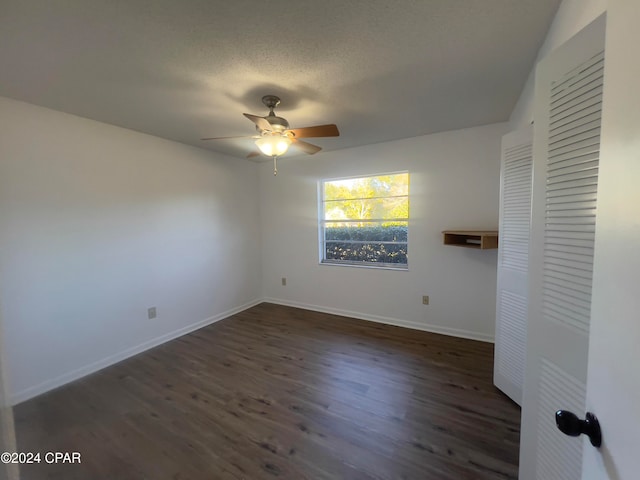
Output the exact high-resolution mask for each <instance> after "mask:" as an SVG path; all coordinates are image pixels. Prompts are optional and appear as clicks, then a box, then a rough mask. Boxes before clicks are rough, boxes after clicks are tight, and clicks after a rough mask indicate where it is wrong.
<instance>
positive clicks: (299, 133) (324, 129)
mask: <svg viewBox="0 0 640 480" xmlns="http://www.w3.org/2000/svg"><path fill="white" fill-rule="evenodd" d="M287 131H288V132H291V133H293V135H294V136H295V137H296V138H311V137H316V138H317V137H339V136H340V132H339V131H338V127H337V126H336V125H334V124H333V123H331V124H329V125H316V126H315V127H303V128H291V129H289V130H287Z"/></svg>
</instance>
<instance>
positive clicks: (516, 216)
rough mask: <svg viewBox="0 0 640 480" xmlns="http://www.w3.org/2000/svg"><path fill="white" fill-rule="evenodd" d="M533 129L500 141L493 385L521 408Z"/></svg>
mask: <svg viewBox="0 0 640 480" xmlns="http://www.w3.org/2000/svg"><path fill="white" fill-rule="evenodd" d="M532 142H533V128H532V127H527V128H525V129H522V130H519V131H516V132H511V133H508V134H507V135H505V136H504V137H502V160H501V166H500V227H499V235H500V241H499V243H498V245H499V247H498V248H499V252H498V280H497V289H496V291H497V295H496V297H497V298H496V340H495V346H496V348H495V358H494V370H493V382H494V384H495V385H496V387H498V388H499V389H500V390H502V391H503V392H504V393H505V394H506V395H508V396H509V397H510V398H511V399H512V400H513V401H514V402H516V403H517V404H518V405H521V404H522V387H523V385H524V365H525V357H526V334H527V298H528V295H529V292H528V288H529V287H528V281H527V273H528V267H529V233H530V232H529V224H530V222H531V181H532V163H533V145H532Z"/></svg>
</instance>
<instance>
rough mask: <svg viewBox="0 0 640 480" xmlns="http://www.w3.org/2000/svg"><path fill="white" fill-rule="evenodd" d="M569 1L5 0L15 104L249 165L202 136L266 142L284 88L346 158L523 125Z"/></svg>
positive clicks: (234, 147)
mask: <svg viewBox="0 0 640 480" xmlns="http://www.w3.org/2000/svg"><path fill="white" fill-rule="evenodd" d="M558 4H559V0H413V1H412V0H395V1H391V0H324V1H318V0H296V1H294V0H269V1H266V0H234V1H212V0H180V1H176V0H109V1H105V0H3V1H2V7H1V8H0V65H2V73H0V95H3V96H7V97H11V98H16V99H19V100H24V101H27V102H31V103H34V104H37V105H43V106H46V107H50V108H53V109H56V110H61V111H64V112H68V113H73V114H76V115H80V116H83V117H87V118H91V119H95V120H99V121H102V122H107V123H111V124H114V125H119V126H122V127H126V128H130V129H133V130H138V131H140V132H145V133H149V134H152V135H157V136H159V137H164V138H168V139H171V140H176V141H178V142H183V143H187V144H191V145H196V146H199V147H204V148H209V149H211V150H216V151H219V152H223V153H227V154H230V155H234V156H238V157H244V156H245V155H246V154H247V153H248V152H249V151H250V150H252V149H254V148H253V144H252V143H251V142H252V140H251V139H239V140H220V141H215V142H213V141H212V142H202V141H200V140H199V139H200V138H201V137H209V136H226V135H244V134H247V135H251V134H253V133H254V130H253V124H252V123H251V122H249V121H248V120H247V119H245V118H244V117H243V116H242V115H241V114H242V112H249V113H254V114H258V115H265V114H266V113H267V111H266V109H265V107H264V106H263V105H262V103H261V101H260V98H261V97H262V95H264V94H270V93H273V94H277V95H279V96H280V97H281V98H282V103H281V107H280V108H279V109H278V110H277V113H279V114H280V115H281V116H284V117H286V118H287V119H288V120H289V122H290V124H291V126H292V127H304V126H310V125H315V124H324V123H336V124H337V125H338V128H339V129H340V131H341V136H340V137H339V138H325V139H310V141H311V142H313V143H316V144H317V145H319V146H321V147H323V149H324V150H325V151H328V150H336V149H340V148H346V147H353V146H358V145H364V144H369V143H377V142H382V141H388V140H395V139H400V138H407V137H413V136H417V135H423V134H428V133H434V132H439V131H445V130H453V129H458V128H465V127H470V126H476V125H482V124H487V123H493V122H500V121H505V120H507V119H508V117H509V114H510V112H511V110H512V108H513V106H514V104H515V102H516V100H517V98H518V95H519V94H520V91H521V89H522V87H523V85H524V83H525V81H526V77H527V75H528V73H529V70H530V69H531V67H532V65H533V62H534V59H535V56H536V53H537V50H538V48H539V46H540V44H541V43H542V40H543V39H544V36H545V34H546V31H547V29H548V26H549V24H550V22H551V20H552V18H553V15H554V13H555V11H556V9H557V7H558ZM35 133H37V132H34V134H35ZM296 154H299V152H297V151H293V149H292V151H291V153H289V154H288V155H296Z"/></svg>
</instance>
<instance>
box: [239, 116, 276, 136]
mask: <svg viewBox="0 0 640 480" xmlns="http://www.w3.org/2000/svg"><path fill="white" fill-rule="evenodd" d="M243 115H244V116H245V117H247V118H248V119H249V120H251V121H252V122H253V123H255V124H256V125H257V126H258V127H259V128H260V129H261V130H267V131H269V132H270V131H271V130H272V127H271V124H270V123H269V122H268V121H266V120H265V119H264V118H263V117H259V116H257V115H251V114H250V113H243Z"/></svg>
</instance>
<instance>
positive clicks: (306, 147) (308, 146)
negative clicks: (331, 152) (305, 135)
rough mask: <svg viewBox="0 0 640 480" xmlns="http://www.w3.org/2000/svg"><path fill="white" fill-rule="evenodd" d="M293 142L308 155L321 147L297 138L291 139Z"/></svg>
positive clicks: (316, 151)
mask: <svg viewBox="0 0 640 480" xmlns="http://www.w3.org/2000/svg"><path fill="white" fill-rule="evenodd" d="M291 140H292V141H293V144H294V145H295V146H296V147H298V148H299V149H300V150H302V151H303V152H304V153H308V154H309V155H313V154H314V153H318V152H319V151H320V150H322V148H320V147H319V146H317V145H313V144H312V143H309V142H303V141H302V140H298V139H296V138H292V139H291Z"/></svg>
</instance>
